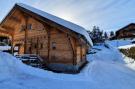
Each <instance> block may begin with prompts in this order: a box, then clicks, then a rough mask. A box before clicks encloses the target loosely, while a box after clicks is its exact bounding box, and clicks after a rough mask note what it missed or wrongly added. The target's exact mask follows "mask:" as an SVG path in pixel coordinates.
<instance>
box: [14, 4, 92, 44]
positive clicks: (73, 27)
mask: <svg viewBox="0 0 135 89" xmlns="http://www.w3.org/2000/svg"><path fill="white" fill-rule="evenodd" d="M16 5H18V6H20V7H23V8H25V9H27V10H30V11H32V12H34V13H36V14H38V15H40V16H42V17H44V18H47V19H49V20H51V21H53V22H56V23H58V24H60V25H62V26H64V27H67V28H69V29H71V30H72V31H74V32H76V33H79V34H81V35H83V36H84V37H85V38H86V40H87V41H88V43H89V44H90V45H91V46H93V42H92V40H91V38H90V36H89V34H88V32H87V31H86V30H85V29H84V28H83V27H81V26H79V25H76V24H74V23H72V22H69V21H66V20H64V19H62V18H59V17H56V16H54V15H51V14H49V13H46V12H44V11H41V10H39V9H36V8H34V7H31V6H28V5H26V4H23V3H17V4H16Z"/></svg>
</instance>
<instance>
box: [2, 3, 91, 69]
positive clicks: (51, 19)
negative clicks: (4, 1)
mask: <svg viewBox="0 0 135 89" xmlns="http://www.w3.org/2000/svg"><path fill="white" fill-rule="evenodd" d="M0 26H1V29H3V30H4V31H3V32H4V33H6V34H9V35H10V36H11V44H12V52H13V49H14V47H15V46H18V47H19V50H18V51H19V54H36V55H38V56H40V57H41V58H42V59H43V61H42V62H43V63H45V64H46V66H47V67H49V68H50V69H52V70H56V71H78V70H79V68H80V67H82V66H83V65H84V64H85V63H86V61H87V59H86V53H87V51H88V50H89V49H90V48H91V46H92V45H93V44H92V42H91V39H90V37H89V34H88V33H87V32H86V30H85V29H84V28H82V27H80V26H78V25H76V24H73V23H71V22H68V21H65V20H63V19H61V18H58V17H56V16H53V15H51V14H48V13H46V12H43V11H41V10H38V9H36V8H33V7H31V6H28V5H25V4H22V3H18V4H15V6H14V7H13V8H12V10H11V11H10V12H9V13H8V15H7V16H6V17H5V18H4V19H3V21H2V22H1V24H0ZM0 31H2V30H0Z"/></svg>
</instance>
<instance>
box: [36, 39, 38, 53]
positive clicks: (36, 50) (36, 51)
mask: <svg viewBox="0 0 135 89" xmlns="http://www.w3.org/2000/svg"><path fill="white" fill-rule="evenodd" d="M36 45H37V46H36V47H37V48H36V54H37V55H38V54H39V48H38V47H39V38H38V37H37V42H36Z"/></svg>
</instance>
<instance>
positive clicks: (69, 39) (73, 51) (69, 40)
mask: <svg viewBox="0 0 135 89" xmlns="http://www.w3.org/2000/svg"><path fill="white" fill-rule="evenodd" d="M67 38H68V42H69V44H70V47H71V50H72V54H73V65H75V50H74V47H73V45H72V42H71V38H70V36H69V35H68V34H67Z"/></svg>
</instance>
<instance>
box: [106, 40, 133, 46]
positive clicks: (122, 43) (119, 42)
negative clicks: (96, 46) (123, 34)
mask: <svg viewBox="0 0 135 89" xmlns="http://www.w3.org/2000/svg"><path fill="white" fill-rule="evenodd" d="M133 41H135V39H132V40H131V39H126V40H124V39H120V40H111V41H106V43H108V44H109V45H112V46H113V47H120V46H125V45H130V44H132V42H133Z"/></svg>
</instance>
